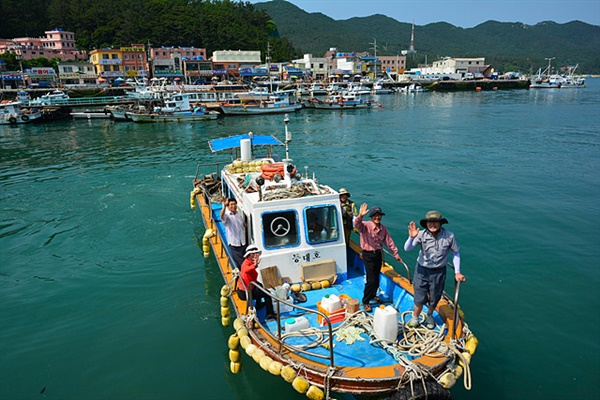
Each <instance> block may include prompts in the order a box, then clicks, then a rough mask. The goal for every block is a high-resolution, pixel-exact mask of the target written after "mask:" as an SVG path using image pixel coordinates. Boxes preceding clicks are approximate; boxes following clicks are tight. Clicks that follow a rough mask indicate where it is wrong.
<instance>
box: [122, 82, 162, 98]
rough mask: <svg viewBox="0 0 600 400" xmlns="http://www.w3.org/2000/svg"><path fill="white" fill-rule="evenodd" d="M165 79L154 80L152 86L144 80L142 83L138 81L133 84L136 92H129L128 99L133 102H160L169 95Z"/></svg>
mask: <svg viewBox="0 0 600 400" xmlns="http://www.w3.org/2000/svg"><path fill="white" fill-rule="evenodd" d="M166 82H167V80H166V79H165V78H161V79H158V78H154V79H153V80H152V81H151V85H148V84H147V80H146V79H145V78H144V79H142V80H140V81H138V80H137V79H136V80H135V81H134V83H133V87H134V90H133V91H131V92H127V98H130V99H133V100H160V99H162V97H163V96H164V95H165V94H166V93H167V89H166Z"/></svg>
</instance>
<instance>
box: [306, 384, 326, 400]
mask: <svg viewBox="0 0 600 400" xmlns="http://www.w3.org/2000/svg"><path fill="white" fill-rule="evenodd" d="M306 397H308V398H309V399H310V400H323V399H324V398H325V393H324V392H323V391H322V390H321V389H319V388H318V387H316V386H315V385H310V387H309V388H308V392H306Z"/></svg>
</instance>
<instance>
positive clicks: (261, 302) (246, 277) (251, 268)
mask: <svg viewBox="0 0 600 400" xmlns="http://www.w3.org/2000/svg"><path fill="white" fill-rule="evenodd" d="M261 253H262V252H261V251H260V250H259V249H258V247H256V246H255V245H253V244H252V245H250V246H248V248H247V249H246V254H244V262H243V263H242V267H241V268H240V278H241V279H239V280H238V288H237V294H238V296H239V298H240V299H242V300H246V299H247V296H246V290H252V300H255V301H256V309H257V310H259V309H261V308H263V307H265V306H266V307H267V319H270V318H275V314H274V313H273V303H272V301H271V298H270V297H269V296H268V295H267V294H265V293H263V291H262V290H260V289H258V288H257V287H255V285H259V286H262V285H261V283H260V282H258V271H257V269H258V264H259V263H260V255H261ZM242 282H243V283H242ZM251 282H254V284H253V285H252V287H251V286H250V283H251Z"/></svg>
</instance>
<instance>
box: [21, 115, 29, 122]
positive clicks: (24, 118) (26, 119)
mask: <svg viewBox="0 0 600 400" xmlns="http://www.w3.org/2000/svg"><path fill="white" fill-rule="evenodd" d="M21 119H22V120H23V122H27V121H29V117H28V116H27V115H21Z"/></svg>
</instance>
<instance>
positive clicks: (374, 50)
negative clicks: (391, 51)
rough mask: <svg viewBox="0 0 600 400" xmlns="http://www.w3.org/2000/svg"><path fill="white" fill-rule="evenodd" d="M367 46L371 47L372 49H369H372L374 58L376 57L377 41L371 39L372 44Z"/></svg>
mask: <svg viewBox="0 0 600 400" xmlns="http://www.w3.org/2000/svg"><path fill="white" fill-rule="evenodd" d="M369 44H371V45H373V47H371V48H372V49H373V52H374V54H375V57H377V39H375V38H373V43H369Z"/></svg>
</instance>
